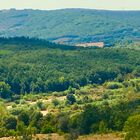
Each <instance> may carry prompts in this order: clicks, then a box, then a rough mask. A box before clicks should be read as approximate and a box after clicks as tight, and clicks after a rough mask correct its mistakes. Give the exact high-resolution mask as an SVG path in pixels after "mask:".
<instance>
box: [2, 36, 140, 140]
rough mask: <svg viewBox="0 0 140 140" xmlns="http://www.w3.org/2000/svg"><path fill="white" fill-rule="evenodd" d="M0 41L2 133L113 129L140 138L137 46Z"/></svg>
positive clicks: (70, 139)
mask: <svg viewBox="0 0 140 140" xmlns="http://www.w3.org/2000/svg"><path fill="white" fill-rule="evenodd" d="M0 42H1V43H0V137H9V136H13V137H16V138H19V139H22V140H33V138H34V139H40V140H43V138H41V136H42V135H43V137H45V139H51V138H52V137H53V136H55V137H56V139H60V138H61V139H62V140H64V139H65V140H76V139H78V137H79V140H80V139H82V138H84V136H81V135H88V134H101V135H102V134H106V133H117V134H118V135H117V134H116V135H115V134H110V135H112V137H113V139H114V140H115V139H116V140H118V139H119V140H122V139H123V138H126V139H128V140H133V139H136V140H139V138H140V133H139V130H140V129H139V128H140V125H139V124H140V123H139V120H140V115H139V114H140V57H139V56H140V49H139V47H136V48H135V47H133V46H132V47H125V48H119V47H117V48H114V47H113V48H76V47H74V46H65V45H62V46H61V45H57V44H54V43H49V42H46V41H45V40H39V39H34V38H31V39H30V38H25V37H22V38H18V37H16V38H1V39H0ZM54 133H55V134H54ZM56 133H57V134H56ZM36 134H37V135H36ZM39 134H41V135H39ZM58 134H60V136H59V135H58ZM114 135H115V136H114ZM13 137H11V138H10V139H11V140H13ZM89 137H91V139H92V135H90V136H89ZM93 137H94V136H93ZM116 137H117V138H116ZM5 139H6V138H5ZM52 139H53V138H52ZM87 139H88V138H87Z"/></svg>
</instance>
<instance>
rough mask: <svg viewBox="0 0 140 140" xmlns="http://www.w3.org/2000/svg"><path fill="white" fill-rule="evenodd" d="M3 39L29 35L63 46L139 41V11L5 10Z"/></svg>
mask: <svg viewBox="0 0 140 140" xmlns="http://www.w3.org/2000/svg"><path fill="white" fill-rule="evenodd" d="M0 19H1V20H0V36H4V37H15V36H29V37H37V38H43V39H47V40H50V41H56V42H60V43H68V44H73V43H81V42H90V41H92V42H105V44H107V45H112V44H113V43H114V42H115V43H116V42H118V41H125V42H127V41H131V40H132V41H135V40H139V37H140V33H139V32H140V28H139V27H140V12H139V11H132V12H131V11H100V10H86V9H64V10H54V11H53V10H52V11H41V10H14V9H12V10H2V11H0Z"/></svg>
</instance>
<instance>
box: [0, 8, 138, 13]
mask: <svg viewBox="0 0 140 140" xmlns="http://www.w3.org/2000/svg"><path fill="white" fill-rule="evenodd" d="M70 9H71V10H72V9H81V10H82V9H83V10H97V11H118V12H119V11H124V12H125V11H126V12H127V11H130V12H133V11H134V12H136V11H140V9H102V8H97V9H96V8H84V7H83V8H79V7H77V8H75V7H74V8H54V9H43V8H42V9H39V8H5V9H0V11H6V10H7V11H8V10H17V11H18V10H19V11H20V10H40V11H57V10H70Z"/></svg>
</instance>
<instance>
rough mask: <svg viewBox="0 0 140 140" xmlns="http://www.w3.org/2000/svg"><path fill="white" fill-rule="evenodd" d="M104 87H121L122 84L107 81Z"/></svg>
mask: <svg viewBox="0 0 140 140" xmlns="http://www.w3.org/2000/svg"><path fill="white" fill-rule="evenodd" d="M106 87H107V88H108V89H119V88H123V85H122V84H121V83H118V82H108V83H107V85H106Z"/></svg>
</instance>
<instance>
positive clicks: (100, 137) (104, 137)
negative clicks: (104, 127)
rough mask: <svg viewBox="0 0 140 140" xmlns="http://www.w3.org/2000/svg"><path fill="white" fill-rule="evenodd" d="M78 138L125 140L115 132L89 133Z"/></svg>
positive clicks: (80, 139)
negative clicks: (103, 133)
mask: <svg viewBox="0 0 140 140" xmlns="http://www.w3.org/2000/svg"><path fill="white" fill-rule="evenodd" d="M78 140H123V138H121V137H119V136H117V135H115V134H106V135H87V136H81V137H79V139H78Z"/></svg>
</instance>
